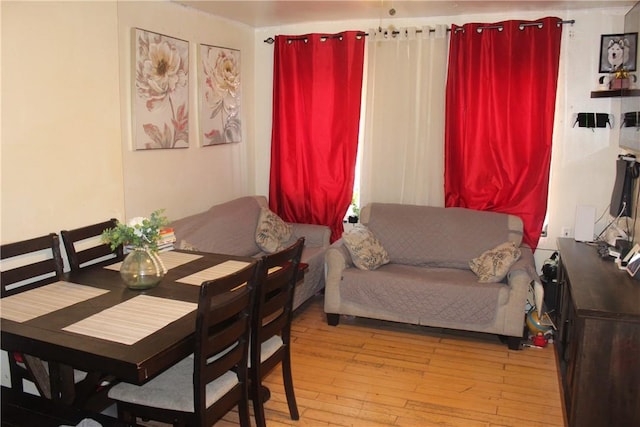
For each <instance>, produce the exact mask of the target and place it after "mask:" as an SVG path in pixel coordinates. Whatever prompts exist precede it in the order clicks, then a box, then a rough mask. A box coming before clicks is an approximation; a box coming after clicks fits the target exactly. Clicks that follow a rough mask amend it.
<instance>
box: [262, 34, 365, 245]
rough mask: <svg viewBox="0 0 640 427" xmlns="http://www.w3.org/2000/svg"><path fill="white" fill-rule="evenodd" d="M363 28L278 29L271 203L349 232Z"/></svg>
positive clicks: (336, 234)
mask: <svg viewBox="0 0 640 427" xmlns="http://www.w3.org/2000/svg"><path fill="white" fill-rule="evenodd" d="M364 42H365V41H364V35H362V34H361V33H358V32H356V31H346V32H343V33H340V34H334V35H323V34H308V35H303V36H277V37H276V41H275V53H274V73H273V74H274V76H273V79H274V80H273V127H272V135H271V172H270V182H269V205H270V208H271V210H273V211H274V212H276V213H277V214H278V215H280V217H282V218H283V219H284V220H285V221H290V222H299V223H309V224H322V225H328V226H330V227H331V241H335V240H337V239H338V238H340V236H341V235H342V231H343V227H342V219H343V218H344V215H345V214H346V212H347V209H348V207H349V204H350V203H351V196H352V191H353V180H354V175H355V165H356V153H357V148H358V125H359V120H360V99H361V92H362V69H363V63H364Z"/></svg>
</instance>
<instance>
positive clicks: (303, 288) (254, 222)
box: [171, 196, 331, 309]
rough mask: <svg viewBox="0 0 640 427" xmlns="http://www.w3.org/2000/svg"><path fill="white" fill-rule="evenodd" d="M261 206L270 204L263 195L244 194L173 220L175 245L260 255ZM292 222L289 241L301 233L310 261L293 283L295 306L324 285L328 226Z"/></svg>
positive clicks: (306, 258)
mask: <svg viewBox="0 0 640 427" xmlns="http://www.w3.org/2000/svg"><path fill="white" fill-rule="evenodd" d="M262 207H269V205H268V202H267V198H266V197H264V196H246V197H240V198H238V199H234V200H231V201H229V202H226V203H221V204H218V205H215V206H213V207H211V208H210V209H209V210H207V211H205V212H201V213H198V214H195V215H191V216H188V217H185V218H182V219H178V220H176V221H173V222H172V224H171V226H172V227H173V228H174V231H175V234H176V240H177V241H176V247H178V248H179V247H181V246H182V247H187V248H189V247H191V248H193V249H197V250H199V251H202V252H211V253H221V254H229V255H238V256H251V257H260V256H263V255H265V253H264V252H262V250H261V249H260V247H259V246H258V245H257V244H256V238H255V233H256V227H257V226H258V219H259V217H260V209H261V208H262ZM291 225H292V227H293V233H292V235H291V239H290V241H289V242H288V244H293V243H295V241H296V240H297V239H299V238H300V237H304V238H305V246H304V249H303V251H302V259H301V261H302V262H304V263H307V264H309V269H308V270H307V271H306V272H305V275H304V281H303V282H302V283H299V284H298V286H296V290H295V294H294V300H293V308H294V309H296V308H298V307H299V306H300V305H301V304H302V303H304V302H305V301H306V300H307V299H309V298H310V297H312V296H313V295H315V294H316V293H318V292H320V291H321V290H322V288H323V287H324V253H325V251H326V249H327V248H328V247H329V238H330V236H331V230H330V229H329V227H326V226H324V225H314V224H296V223H291Z"/></svg>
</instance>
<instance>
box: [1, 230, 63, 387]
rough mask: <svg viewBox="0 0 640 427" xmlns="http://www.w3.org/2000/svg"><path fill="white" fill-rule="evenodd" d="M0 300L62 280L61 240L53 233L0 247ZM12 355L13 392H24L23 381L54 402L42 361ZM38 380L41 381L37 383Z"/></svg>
mask: <svg viewBox="0 0 640 427" xmlns="http://www.w3.org/2000/svg"><path fill="white" fill-rule="evenodd" d="M0 264H1V265H2V271H1V272H0V298H5V297H9V296H11V295H15V294H18V293H21V292H25V291H28V290H31V289H35V288H39V287H40V286H44V285H48V284H50V283H53V282H55V281H58V280H60V278H61V277H62V273H63V264H62V256H61V254H60V239H59V237H58V235H57V234H55V233H50V234H47V235H45V236H40V237H36V238H33V239H27V240H22V241H19V242H14V243H7V244H4V245H2V246H0ZM8 353H9V372H10V374H11V388H13V389H14V390H16V391H19V392H24V381H23V380H25V379H26V380H29V381H32V382H33V383H34V384H35V385H36V388H37V390H38V393H40V396H43V397H46V398H49V399H50V398H51V384H50V382H49V381H48V380H46V379H47V378H48V375H49V374H48V366H47V365H46V364H45V363H44V362H42V361H41V360H40V359H38V358H35V357H32V356H29V355H27V354H23V353H21V352H18V351H10V352H8ZM36 378H37V379H38V380H36Z"/></svg>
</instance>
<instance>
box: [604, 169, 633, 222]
mask: <svg viewBox="0 0 640 427" xmlns="http://www.w3.org/2000/svg"><path fill="white" fill-rule="evenodd" d="M635 170H636V161H635V160H625V159H623V158H619V159H618V160H616V181H615V183H614V185H613V192H612V193H611V206H610V207H609V214H610V215H611V216H612V217H616V218H617V217H619V216H631V212H632V210H631V204H632V200H633V180H634V179H635V177H634V175H635V172H634V171H635Z"/></svg>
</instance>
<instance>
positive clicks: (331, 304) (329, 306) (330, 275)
mask: <svg viewBox="0 0 640 427" xmlns="http://www.w3.org/2000/svg"><path fill="white" fill-rule="evenodd" d="M351 267H353V261H352V260H351V255H350V254H349V251H348V250H347V248H346V247H345V246H344V243H343V241H342V239H338V240H336V241H335V242H333V244H331V246H329V249H327V251H326V252H325V253H324V280H325V290H324V311H325V312H326V313H339V309H340V284H341V283H342V272H343V271H344V270H346V269H347V268H351Z"/></svg>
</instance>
